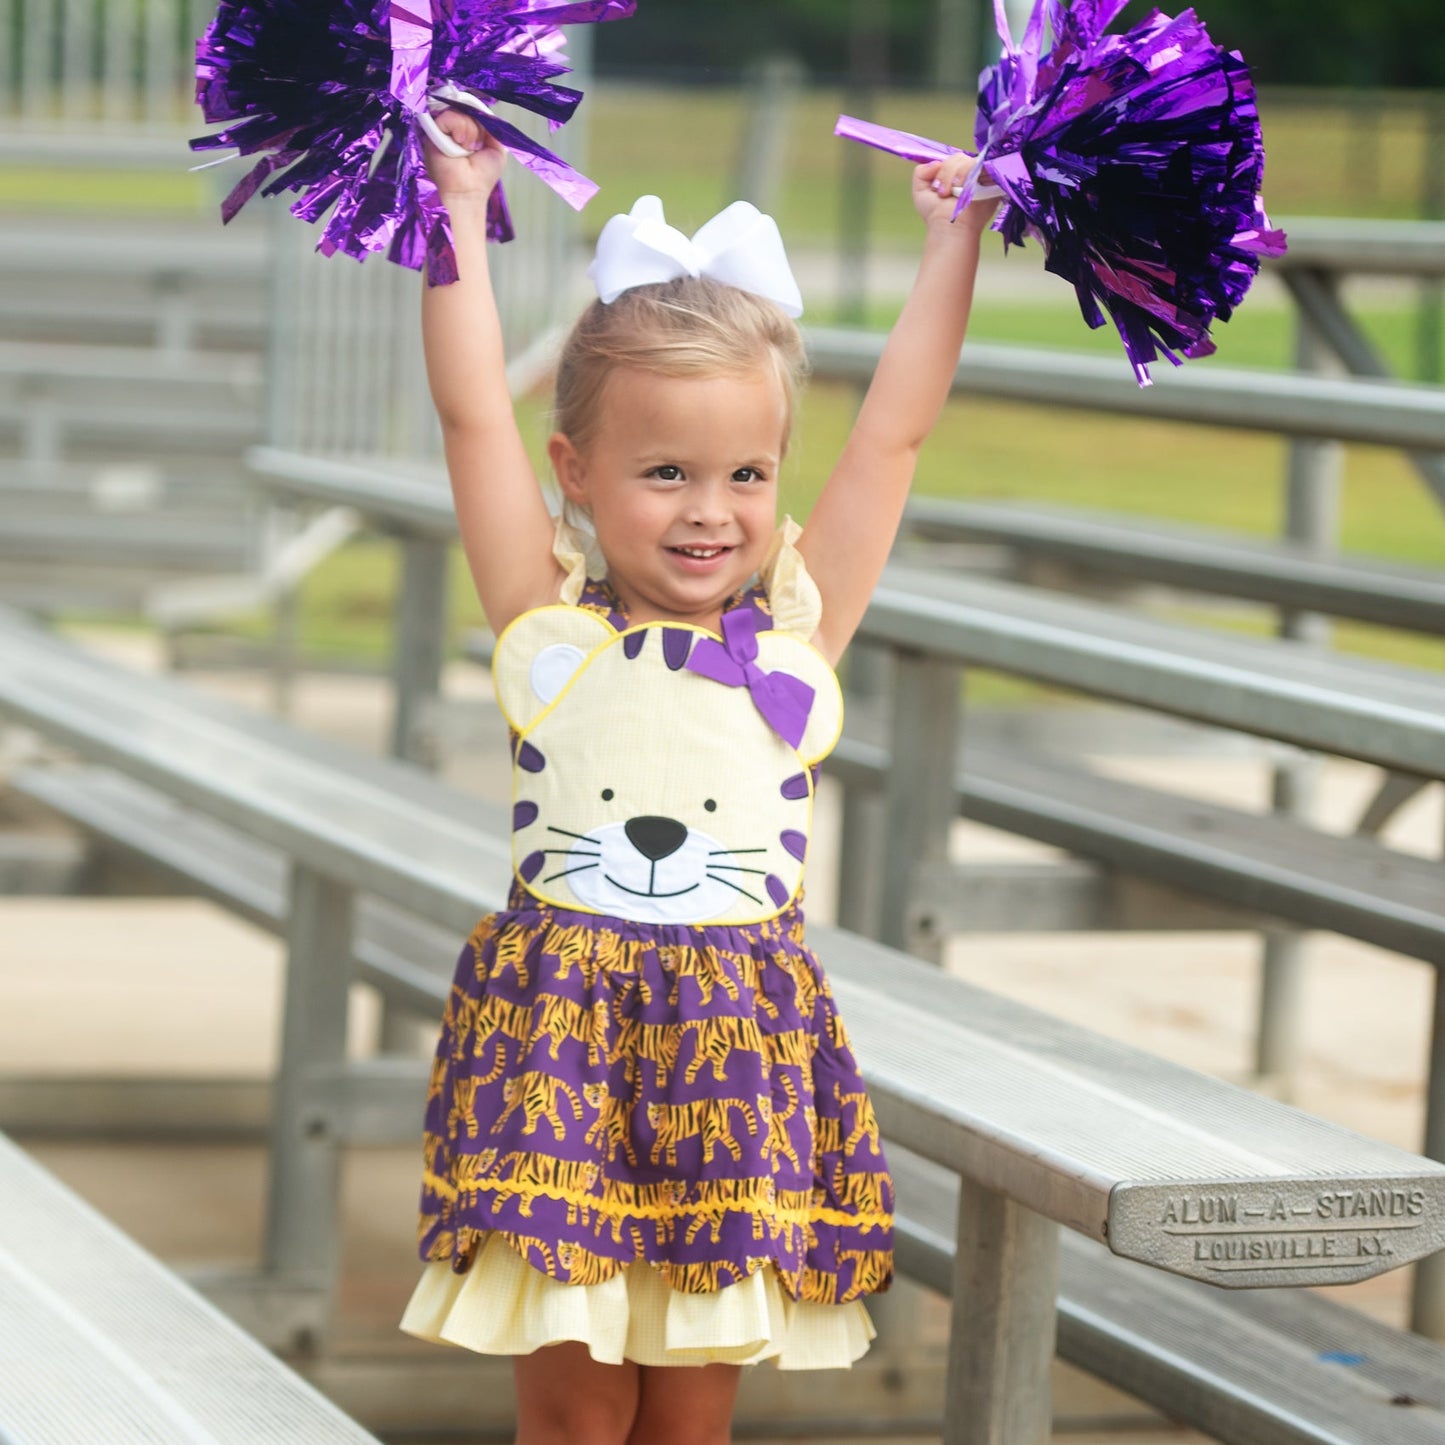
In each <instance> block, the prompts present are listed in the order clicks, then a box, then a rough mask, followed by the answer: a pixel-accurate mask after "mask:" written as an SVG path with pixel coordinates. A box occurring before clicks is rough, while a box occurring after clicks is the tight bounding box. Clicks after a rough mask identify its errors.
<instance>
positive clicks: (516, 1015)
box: [476, 994, 532, 1051]
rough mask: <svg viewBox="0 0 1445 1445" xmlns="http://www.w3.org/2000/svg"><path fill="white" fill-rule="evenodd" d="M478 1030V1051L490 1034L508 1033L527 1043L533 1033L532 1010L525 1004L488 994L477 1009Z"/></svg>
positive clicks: (522, 1042)
mask: <svg viewBox="0 0 1445 1445" xmlns="http://www.w3.org/2000/svg"><path fill="white" fill-rule="evenodd" d="M476 1030H477V1043H476V1047H477V1049H478V1051H480V1049H481V1046H482V1044H483V1042H484V1041H485V1039H486V1037H487V1035H488V1034H506V1036H507V1037H508V1038H509V1039H516V1041H517V1042H518V1043H519V1044H525V1043H526V1042H527V1040H528V1038H530V1037H531V1033H532V1010H531V1009H530V1008H528V1007H527V1006H526V1005H525V1004H516V1003H511V1002H509V1001H508V1000H507V999H505V998H502V997H500V996H499V995H497V994H488V995H487V996H486V997H485V998H484V999H483V1000H482V1005H481V1007H480V1008H479V1009H478V1010H477V1019H476Z"/></svg>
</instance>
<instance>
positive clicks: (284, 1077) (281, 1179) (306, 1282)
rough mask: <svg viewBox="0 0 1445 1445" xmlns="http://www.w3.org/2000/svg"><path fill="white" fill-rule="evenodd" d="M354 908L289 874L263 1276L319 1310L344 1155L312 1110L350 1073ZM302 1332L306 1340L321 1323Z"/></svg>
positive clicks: (312, 880) (310, 877) (308, 872)
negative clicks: (328, 1078)
mask: <svg viewBox="0 0 1445 1445" xmlns="http://www.w3.org/2000/svg"><path fill="white" fill-rule="evenodd" d="M354 906H355V898H354V894H353V893H352V891H351V890H350V889H349V888H347V887H345V886H344V885H342V884H340V883H337V882H335V881H334V880H333V879H330V878H327V877H324V876H323V875H322V874H320V873H317V872H316V871H314V870H313V869H310V868H307V867H305V866H303V865H301V864H293V865H292V869H291V885H290V920H291V923H290V929H289V932H288V955H287V965H286V997H285V1005H284V1008H285V1012H284V1014H283V1017H282V1024H281V1062H280V1067H279V1070H278V1072H277V1078H276V1117H275V1119H274V1121H273V1124H272V1144H271V1181H270V1194H269V1200H268V1205H267V1213H266V1241H265V1251H264V1273H265V1274H266V1275H267V1276H269V1277H270V1278H272V1279H275V1280H276V1281H277V1282H278V1283H280V1284H281V1285H283V1286H289V1287H296V1286H299V1287H301V1288H302V1289H303V1290H314V1291H315V1292H316V1293H317V1294H318V1295H319V1296H320V1297H321V1298H322V1299H323V1300H326V1299H329V1297H330V1293H331V1289H332V1284H333V1281H334V1279H335V1274H336V1262H337V1245H338V1239H337V1226H336V1221H337V1218H338V1214H337V1205H338V1186H339V1170H340V1153H339V1151H338V1148H337V1143H338V1141H337V1139H336V1138H335V1137H334V1136H333V1135H332V1133H331V1131H330V1129H329V1128H328V1127H327V1123H326V1115H325V1112H324V1110H313V1109H311V1108H309V1107H308V1106H309V1104H310V1102H311V1098H312V1094H313V1092H314V1087H313V1084H312V1081H311V1078H310V1074H311V1071H312V1070H316V1071H318V1072H321V1073H324V1074H331V1073H334V1072H335V1071H336V1070H338V1069H340V1068H341V1067H342V1066H343V1065H344V1063H345V1059H346V1018H347V990H348V987H349V985H350V982H351V953H352V931H353V913H354ZM298 1327H299V1328H300V1329H301V1330H302V1331H303V1332H309V1331H311V1330H314V1329H315V1328H317V1321H316V1320H315V1319H314V1318H311V1319H308V1320H306V1321H305V1322H299V1325H298Z"/></svg>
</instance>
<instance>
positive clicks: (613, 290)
mask: <svg viewBox="0 0 1445 1445" xmlns="http://www.w3.org/2000/svg"><path fill="white" fill-rule="evenodd" d="M587 274H588V275H589V276H590V277H591V278H592V280H593V281H594V282H595V283H596V285H597V294H598V295H599V296H600V297H601V298H602V300H603V301H604V302H605V303H606V304H607V305H609V306H610V305H611V304H612V303H613V302H614V301H615V300H617V298H618V297H619V296H621V295H622V293H623V292H624V291H630V290H632V288H633V287H634V286H648V285H651V284H653V283H654V282H658V281H673V280H676V279H677V278H678V277H680V276H707V277H709V278H710V279H711V280H714V281H721V282H723V283H724V284H725V285H728V286H736V287H737V288H738V289H739V290H740V291H750V292H752V293H753V295H755V296H762V297H765V298H766V299H767V300H769V301H775V302H777V304H778V305H779V306H781V307H782V308H783V310H784V311H786V312H787V314H788V315H789V316H801V315H802V314H803V296H802V293H801V292H800V291H799V290H798V283H797V281H796V280H795V279H794V277H793V270H792V267H791V266H789V265H788V254H787V252H786V251H785V250H784V249H783V238H782V235H781V234H780V233H779V231H778V223H777V222H776V221H775V220H773V218H772V217H771V216H765V215H764V214H763V213H762V212H761V211H760V210H758V208H757V207H756V206H755V205H753V204H752V203H751V202H750V201H734V202H733V203H732V205H730V206H729V207H728V208H727V209H726V210H724V211H719V212H718V214H717V215H715V216H714V217H713V218H712V220H710V221H709V222H708V223H707V224H706V225H705V226H703V227H702V229H701V230H700V231H698V233H697V234H696V235H695V236H693V237H692V239H691V240H689V239H688V238H687V237H686V236H684V235H683V234H682V232H681V231H679V230H677V229H676V228H675V227H673V226H669V225H668V224H667V222H666V221H665V220H664V219H663V215H662V202H661V201H660V200H658V199H657V197H656V196H643V197H642V198H641V199H640V200H639V201H638V202H637V204H636V205H634V206H633V208H632V210H631V211H630V212H629V213H628V214H627V215H625V216H613V218H612V219H611V220H610V221H608V223H607V224H606V225H605V226H604V227H603V228H602V235H601V236H600V237H599V238H598V240H597V255H596V257H595V259H594V260H593V262H592V264H591V266H589V267H588V268H587Z"/></svg>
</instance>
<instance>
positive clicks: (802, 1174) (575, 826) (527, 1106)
mask: <svg viewBox="0 0 1445 1445" xmlns="http://www.w3.org/2000/svg"><path fill="white" fill-rule="evenodd" d="M796 536H797V530H796V528H795V527H793V526H792V524H791V523H788V524H786V526H785V528H784V529H783V530H782V531H781V532H780V534H779V536H778V538H776V539H775V543H774V547H773V550H772V552H771V553H770V556H769V559H768V563H767V565H766V566H765V567H764V568H763V570H762V572H761V573H760V577H761V581H760V582H759V583H757V584H755V585H754V586H753V587H751V588H749V589H747V590H746V591H744V592H742V593H739V594H738V595H737V596H736V597H735V598H733V599H732V600H731V601H730V603H729V604H728V607H727V608H726V609H725V610H724V613H723V618H722V631H721V633H712V632H709V631H707V630H705V629H701V628H694V627H691V626H684V625H681V624H671V623H670V624H662V623H648V624H643V625H639V626H635V627H634V626H631V625H629V623H628V620H627V618H626V616H625V615H624V614H623V612H622V610H621V606H620V604H619V602H618V599H617V597H616V594H615V593H614V592H613V591H612V589H611V588H610V587H609V586H608V585H607V584H606V583H605V582H598V581H585V582H584V581H583V579H581V578H578V579H577V582H576V585H575V586H574V589H573V596H572V598H571V600H569V601H564V602H563V603H562V604H559V605H557V606H553V607H544V608H539V609H536V610H534V611H532V612H529V613H525V614H523V616H521V617H519V618H518V619H517V620H516V621H515V622H514V623H513V624H512V625H511V626H510V627H509V628H508V629H507V630H506V631H505V632H504V633H503V635H502V637H501V638H500V639H499V640H498V644H497V649H496V655H495V660H494V676H495V679H496V684H497V695H498V701H499V703H500V705H501V707H502V710H503V713H504V714H505V715H506V717H507V720H508V722H509V723H510V725H511V727H512V730H513V757H514V799H513V824H514V834H513V838H514V846H513V861H514V869H515V878H514V883H513V889H512V895H511V898H510V899H509V906H508V907H507V908H506V909H505V910H504V911H502V912H500V913H495V914H492V915H490V916H488V917H486V918H484V919H482V920H481V922H480V923H479V924H478V925H477V927H476V929H475V931H474V932H473V933H472V935H471V937H470V938H469V939H468V940H467V942H466V944H465V946H464V947H463V948H462V950H461V955H460V957H459V959H458V961H457V968H456V973H455V976H454V980H453V983H452V987H451V992H450V997H449V999H448V1001H447V1004H446V1008H445V1011H444V1014H443V1018H442V1024H441V1031H440V1036H439V1039H438V1042H437V1049H436V1055H435V1059H434V1062H433V1067H432V1071H431V1080H430V1088H429V1092H428V1099H427V1106H426V1121H425V1134H424V1164H423V1184H422V1196H421V1223H420V1253H421V1257H422V1259H423V1261H424V1262H425V1268H424V1270H423V1274H422V1278H421V1280H420V1281H419V1283H418V1284H417V1287H416V1290H415V1291H414V1293H413V1295H412V1298H411V1301H410V1303H409V1305H408V1307H407V1309H406V1312H405V1315H404V1317H403V1319H402V1322H401V1328H402V1329H403V1330H405V1331H407V1332H408V1333H411V1334H415V1335H418V1336H420V1337H422V1338H425V1339H430V1340H435V1341H438V1342H447V1343H451V1344H456V1345H461V1346H464V1347H467V1348H471V1349H474V1350H478V1351H481V1352H485V1353H495V1354H528V1353H531V1352H532V1351H533V1350H536V1349H538V1348H541V1347H543V1346H545V1345H550V1344H555V1343H559V1342H562V1341H564V1340H578V1341H582V1342H584V1343H586V1344H587V1346H588V1348H589V1351H590V1353H591V1355H592V1357H593V1358H594V1359H597V1360H599V1361H603V1362H607V1363H621V1362H622V1361H623V1360H633V1361H635V1362H636V1363H638V1364H643V1365H669V1364H673V1365H697V1364H706V1363H714V1362H732V1363H753V1362H755V1361H759V1360H765V1359H767V1360H772V1361H774V1362H775V1363H776V1364H777V1365H778V1366H779V1367H780V1368H784V1369H789V1368H791V1369H807V1368H828V1367H837V1366H845V1365H848V1364H851V1363H852V1362H853V1361H854V1360H855V1359H857V1358H858V1357H860V1356H861V1355H862V1354H863V1353H864V1352H865V1351H866V1349H867V1347H868V1343H869V1341H870V1340H871V1339H872V1337H873V1330H872V1326H871V1324H870V1322H869V1320H868V1316H867V1312H866V1310H865V1309H864V1307H863V1304H862V1297H863V1296H864V1295H867V1294H870V1293H877V1292H881V1291H883V1290H885V1289H887V1288H888V1286H889V1284H890V1283H891V1280H892V1275H893V1189H892V1183H891V1181H890V1178H889V1175H888V1168H887V1163H886V1160H885V1158H884V1155H883V1151H882V1148H881V1146H880V1143H879V1138H878V1124H877V1120H876V1119H875V1117H874V1113H873V1108H872V1106H871V1104H870V1103H869V1099H868V1095H867V1092H866V1091H865V1089H864V1087H863V1084H862V1082H861V1080H860V1078H859V1073H858V1068H857V1064H856V1061H855V1059H854V1057H853V1053H852V1050H851V1048H850V1046H849V1041H848V1034H847V1030H846V1029H845V1027H844V1024H843V1021H842V1019H841V1018H840V1017H839V1015H838V1012H837V1010H836V1009H835V1007H834V1003H833V998H832V993H831V990H830V988H829V985H828V980H827V978H826V976H825V975H824V973H823V971H822V968H821V967H820V965H819V963H818V960H817V959H816V958H815V957H814V955H813V954H812V953H811V952H810V951H809V950H808V948H807V946H806V944H805V943H804V937H803V915H802V910H801V906H800V905H801V895H802V879H803V863H804V859H805V857H806V853H807V844H808V835H809V829H810V824H811V820H812V810H813V797H814V788H815V782H816V770H817V766H818V763H819V762H820V761H821V759H822V758H823V757H825V756H826V755H827V753H828V752H829V751H830V750H831V749H832V747H833V746H834V744H835V743H836V741H837V738H838V733H839V730H840V728H841V725H842V699H841V695H840V693H839V691H838V685H837V681H836V679H835V677H834V675H833V672H832V670H831V668H830V667H829V666H828V664H827V662H826V660H825V659H824V658H823V657H822V656H821V654H819V653H818V652H817V651H816V649H815V648H813V646H812V644H811V643H810V641H809V640H808V639H809V638H810V637H811V636H812V634H813V632H814V631H815V630H816V625H817V616H818V604H817V589H816V587H814V586H813V585H812V583H811V579H809V578H808V577H807V575H806V572H805V571H804V570H803V568H802V564H801V558H800V557H799V556H798V554H797V552H796V550H795V549H794V547H793V545H792V544H793V542H794V541H795V539H796ZM566 596H567V593H566V591H565V590H564V597H566ZM785 624H786V625H785Z"/></svg>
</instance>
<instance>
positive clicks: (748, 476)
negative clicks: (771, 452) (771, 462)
mask: <svg viewBox="0 0 1445 1445" xmlns="http://www.w3.org/2000/svg"><path fill="white" fill-rule="evenodd" d="M763 480H764V477H763V474H762V473H761V472H760V471H759V470H758V469H757V468H756V467H739V468H738V469H737V471H735V472H734V473H733V481H735V482H761V481H763Z"/></svg>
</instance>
